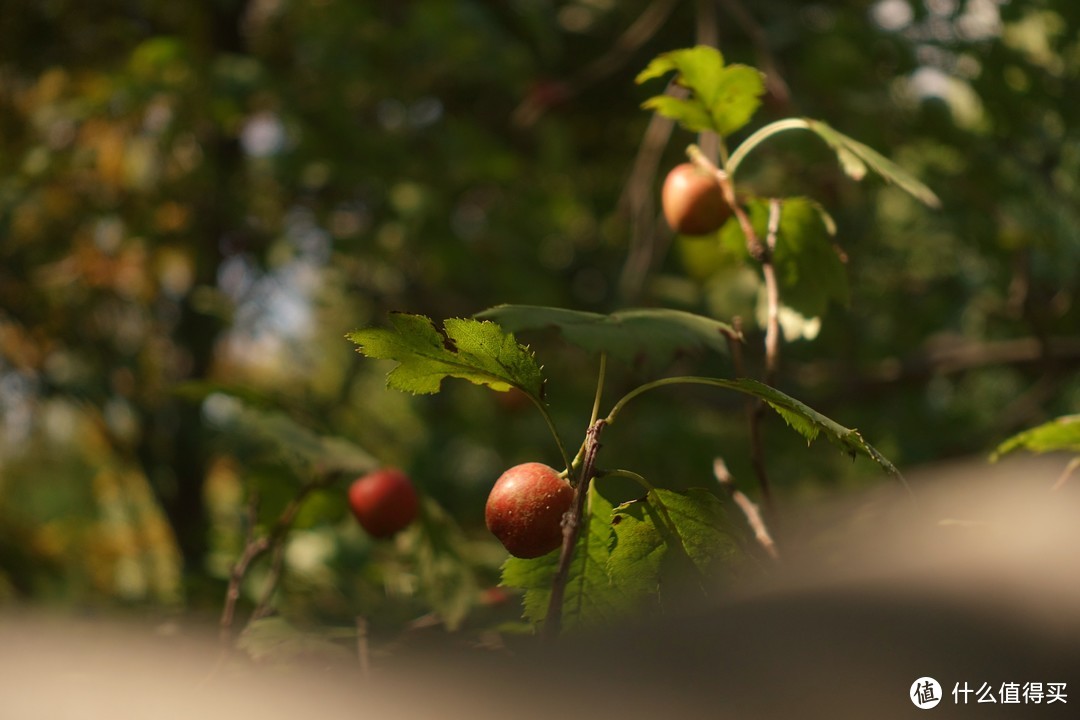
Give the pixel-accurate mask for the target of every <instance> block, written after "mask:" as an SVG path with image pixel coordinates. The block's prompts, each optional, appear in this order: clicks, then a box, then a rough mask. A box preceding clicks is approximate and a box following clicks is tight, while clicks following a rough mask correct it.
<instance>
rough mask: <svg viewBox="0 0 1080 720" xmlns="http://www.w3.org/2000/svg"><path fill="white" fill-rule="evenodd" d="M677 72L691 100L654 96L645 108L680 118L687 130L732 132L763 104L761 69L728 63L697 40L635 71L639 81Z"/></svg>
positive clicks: (742, 124)
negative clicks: (695, 44) (688, 46)
mask: <svg viewBox="0 0 1080 720" xmlns="http://www.w3.org/2000/svg"><path fill="white" fill-rule="evenodd" d="M672 71H674V72H675V73H676V77H675V82H676V83H678V84H679V85H681V86H683V87H685V88H687V89H688V90H690V93H691V96H690V97H689V98H687V99H680V98H674V97H671V96H670V95H656V96H654V97H651V98H649V99H648V100H646V101H645V102H644V103H643V104H642V107H643V108H645V109H647V110H655V111H656V112H658V113H660V114H661V115H663V116H664V117H668V118H671V119H672V120H675V121H677V122H679V123H681V124H682V125H683V126H684V127H685V128H686V129H687V130H691V131H693V132H703V131H707V130H711V131H713V132H716V133H718V134H719V135H721V136H726V135H730V134H731V133H733V132H735V131H736V130H738V129H739V128H741V127H743V126H744V125H746V123H748V122H749V121H750V118H751V117H753V115H754V113H755V112H756V111H757V109H758V107H759V106H760V105H761V96H762V94H764V92H765V83H764V81H763V79H762V76H761V73H760V72H758V71H757V70H755V69H754V68H752V67H748V66H746V65H729V66H726V67H725V65H724V56H723V55H721V54H720V51H719V50H717V49H716V48H712V47H708V46H705V45H699V46H697V47H693V48H687V49H683V50H674V51H672V52H668V53H664V54H663V55H660V56H659V57H657V58H655V59H654V60H653V61H652V62H650V63H649V65H648V66H647V67H646V68H645V69H644V70H643V71H641V73H639V74H638V76H637V82H638V83H639V84H640V83H643V82H645V81H647V80H652V79H654V78H658V77H662V76H663V75H665V74H667V73H669V72H672Z"/></svg>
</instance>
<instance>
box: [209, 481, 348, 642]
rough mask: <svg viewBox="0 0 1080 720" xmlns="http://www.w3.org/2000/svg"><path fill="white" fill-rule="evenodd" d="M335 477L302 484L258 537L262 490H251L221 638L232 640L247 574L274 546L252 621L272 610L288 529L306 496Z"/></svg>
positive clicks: (279, 578) (222, 619)
mask: <svg viewBox="0 0 1080 720" xmlns="http://www.w3.org/2000/svg"><path fill="white" fill-rule="evenodd" d="M331 481H332V478H331V477H330V476H327V477H324V478H321V479H318V480H312V481H310V482H307V483H305V484H304V485H302V486H301V487H300V489H299V490H298V491H297V492H296V495H295V496H294V497H293V498H292V500H290V501H289V504H288V505H286V506H285V509H284V510H282V511H281V515H279V516H278V518H277V520H276V521H275V522H274V525H273V527H272V528H271V529H270V532H268V533H267V534H266V535H262V536H260V537H255V524H256V520H257V519H258V508H259V498H258V493H257V492H256V491H255V490H254V489H253V490H252V491H251V499H250V500H249V501H248V529H247V539H246V543H245V546H244V549H243V551H241V553H240V557H239V558H238V559H237V561H236V563H234V564H233V567H232V571H231V572H230V573H229V586H228V589H227V590H226V592H225V607H224V608H223V610H222V612H221V621H220V623H219V625H220V639H221V642H222V643H223V644H224V643H226V642H228V640H229V636H230V633H231V629H232V624H233V618H234V617H235V614H236V603H237V601H239V599H240V584H241V583H242V582H243V580H244V576H245V575H247V571H248V569H249V568H250V567H251V564H252V563H253V562H255V560H257V559H258V558H259V557H260V556H261V555H262V554H263V553H265V552H266V551H268V550H270V549H273V550H274V562H273V566H272V567H271V569H270V575H269V577H268V578H267V586H266V589H265V590H264V591H263V595H262V597H261V598H260V599H259V603H258V605H257V606H256V607H255V610H254V612H253V613H252V616H251V619H250V620H249V622H250V621H251V620H258V619H260V618H262V617H265V616H266V615H268V614H269V610H268V608H269V604H270V600H271V598H272V597H273V594H274V591H275V590H276V589H277V585H278V582H279V581H280V580H281V572H282V569H283V565H284V563H283V557H282V555H283V551H284V543H285V536H286V534H287V533H288V531H289V528H290V527H292V523H293V520H294V519H295V518H296V514H297V513H298V512H299V511H300V506H301V505H302V504H303V502H304V499H305V498H307V496H308V495H310V494H311V493H312V492H314V491H315V490H320V489H322V488H324V487H326V486H327V485H329V484H330V482H331Z"/></svg>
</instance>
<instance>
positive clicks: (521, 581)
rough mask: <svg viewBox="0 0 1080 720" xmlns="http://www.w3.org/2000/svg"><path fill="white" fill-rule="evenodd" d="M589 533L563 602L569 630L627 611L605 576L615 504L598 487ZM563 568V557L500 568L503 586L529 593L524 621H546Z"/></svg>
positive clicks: (591, 491)
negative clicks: (601, 493)
mask: <svg viewBox="0 0 1080 720" xmlns="http://www.w3.org/2000/svg"><path fill="white" fill-rule="evenodd" d="M588 523H589V524H588V528H586V529H584V530H583V531H582V533H581V535H580V537H579V538H578V544H577V548H576V549H575V552H574V559H573V560H572V561H571V563H570V575H569V580H568V581H567V583H566V594H565V596H564V598H563V614H562V623H563V627H564V628H566V629H573V628H575V627H583V626H587V625H596V624H600V623H606V622H610V621H612V620H614V619H615V618H617V617H618V616H619V615H620V614H622V612H623V611H624V609H625V608H626V606H627V598H625V597H624V596H623V595H622V594H621V593H620V592H619V590H618V588H616V587H615V586H614V585H612V583H611V580H610V578H609V577H608V574H607V565H608V558H609V556H610V554H611V542H612V528H611V503H610V502H608V501H607V500H605V499H604V497H603V496H602V495H600V493H598V492H596V489H595V487H590V489H589V512H588ZM558 564H559V551H558V550H554V551H552V552H550V553H548V554H547V555H545V556H543V557H539V558H535V559H531V560H523V559H521V558H515V557H512V558H509V559H508V560H507V561H506V562H505V563H504V564H503V567H502V583H501V584H502V585H503V586H505V587H511V588H519V589H522V590H524V591H525V617H526V619H528V620H530V621H532V622H533V623H540V622H542V621H543V620H544V618H545V617H547V611H548V604H549V603H550V601H551V583H552V581H553V580H554V579H555V572H556V570H557V569H558Z"/></svg>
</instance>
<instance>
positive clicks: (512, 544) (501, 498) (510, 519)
mask: <svg viewBox="0 0 1080 720" xmlns="http://www.w3.org/2000/svg"><path fill="white" fill-rule="evenodd" d="M573 499H574V489H573V488H572V487H570V483H568V482H566V480H564V479H562V478H561V477H559V473H558V472H556V471H555V469H554V468H551V467H548V466H547V465H544V464H542V463H536V462H530V463H524V464H522V465H515V466H514V467H512V468H510V469H509V470H507V471H506V472H504V473H503V474H502V475H501V476H500V477H499V479H498V480H496V481H495V485H494V487H492V488H491V493H490V494H489V495H488V501H487V507H486V508H485V509H484V519H485V520H486V521H487V526H488V530H490V531H491V532H492V534H493V535H494V536H495V537H497V538H499V542H501V543H502V544H503V546H504V547H505V548H506V549H507V550H508V551H509V552H510V554H511V555H513V556H515V557H519V558H535V557H540V556H541V555H547V554H548V553H549V552H551V551H552V550H554V549H555V548H557V547H559V546H560V545H561V544H562V517H563V515H564V514H565V513H566V511H567V510H569V509H570V503H571V502H572V501H573Z"/></svg>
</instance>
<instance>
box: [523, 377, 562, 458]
mask: <svg viewBox="0 0 1080 720" xmlns="http://www.w3.org/2000/svg"><path fill="white" fill-rule="evenodd" d="M525 395H526V396H527V397H528V398H529V399H530V400H532V402H533V405H535V406H536V409H537V410H539V411H540V414H541V415H543V416H544V422H546V423H547V426H548V430H550V431H551V437H553V438H555V444H556V445H558V446H559V455H561V456H562V459H563V463H564V464H565V465H566V470H567V472H569V471H570V469H571V468H573V462H572V461H571V460H570V455H569V453H567V452H566V446H565V445H563V441H562V438H561V437H559V430H558V429H557V428H556V427H555V420H554V419H552V417H551V413H550V412H548V409H547V406H546V405H544V402H543V401H542V400H541V399H540V398H538V397H534V396H533V394H532V393H525Z"/></svg>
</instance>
